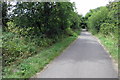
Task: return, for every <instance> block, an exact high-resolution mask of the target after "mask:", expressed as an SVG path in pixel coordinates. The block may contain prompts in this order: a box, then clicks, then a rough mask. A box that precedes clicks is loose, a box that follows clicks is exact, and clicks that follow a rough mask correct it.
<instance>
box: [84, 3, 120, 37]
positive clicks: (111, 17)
mask: <svg viewBox="0 0 120 80" xmlns="http://www.w3.org/2000/svg"><path fill="white" fill-rule="evenodd" d="M118 4H120V2H110V3H109V4H108V5H107V6H105V7H99V8H96V9H93V10H91V11H90V12H89V13H87V14H86V16H85V19H86V21H87V26H88V28H89V30H90V31H91V32H92V33H93V34H96V33H99V32H100V33H102V34H104V35H105V36H107V35H110V36H114V38H116V39H117V38H118V24H119V22H118V19H117V18H118V17H119V12H118V11H119V10H118Z"/></svg>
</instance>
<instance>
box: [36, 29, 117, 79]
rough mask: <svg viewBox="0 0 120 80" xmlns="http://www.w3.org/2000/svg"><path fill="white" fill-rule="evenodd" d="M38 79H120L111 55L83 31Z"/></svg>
mask: <svg viewBox="0 0 120 80" xmlns="http://www.w3.org/2000/svg"><path fill="white" fill-rule="evenodd" d="M36 78H118V75H117V71H115V69H114V66H113V62H112V60H111V58H110V57H109V54H108V53H107V52H106V51H105V50H104V48H103V47H102V46H101V45H100V43H99V42H98V41H97V39H96V38H95V37H93V36H92V35H91V34H90V33H89V32H87V31H82V32H81V35H80V36H79V37H78V39H77V40H75V41H74V42H73V43H72V44H71V45H70V46H69V47H68V48H67V49H65V50H64V51H63V53H61V55H60V56H58V57H57V58H56V59H54V60H53V61H52V62H51V63H50V64H49V65H48V67H47V68H46V69H45V70H43V71H42V72H40V73H38V74H37V75H36Z"/></svg>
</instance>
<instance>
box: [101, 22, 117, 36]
mask: <svg viewBox="0 0 120 80" xmlns="http://www.w3.org/2000/svg"><path fill="white" fill-rule="evenodd" d="M117 30H118V27H117V26H115V25H114V24H109V23H103V24H102V25H101V26H100V32H101V33H102V34H103V35H105V36H111V37H113V38H114V37H116V38H117V35H118V31H117Z"/></svg>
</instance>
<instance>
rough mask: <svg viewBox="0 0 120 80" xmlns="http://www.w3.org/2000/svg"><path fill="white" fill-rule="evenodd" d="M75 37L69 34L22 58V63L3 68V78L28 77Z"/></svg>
mask: <svg viewBox="0 0 120 80" xmlns="http://www.w3.org/2000/svg"><path fill="white" fill-rule="evenodd" d="M76 38H77V37H73V36H69V37H67V38H64V39H63V40H62V41H59V42H57V43H55V44H53V45H52V46H51V47H49V48H46V49H44V50H43V51H41V52H40V53H38V54H37V55H35V56H32V57H29V58H28V59H25V60H23V62H22V63H20V64H17V65H12V66H9V67H6V68H5V69H4V73H5V74H4V76H3V78H30V77H31V76H33V75H35V74H36V73H37V72H40V71H41V70H42V69H43V68H44V67H45V66H46V65H47V64H48V63H49V62H50V61H51V60H53V59H54V58H55V57H56V56H58V55H60V53H61V52H62V51H63V50H64V49H65V48H66V47H67V46H68V45H69V44H70V43H71V42H73V41H74V40H75V39H76Z"/></svg>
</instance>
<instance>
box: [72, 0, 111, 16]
mask: <svg viewBox="0 0 120 80" xmlns="http://www.w3.org/2000/svg"><path fill="white" fill-rule="evenodd" d="M70 1H71V2H75V6H76V8H77V12H78V13H79V14H82V15H83V16H85V14H86V13H87V12H89V10H90V9H95V8H97V7H100V6H106V5H107V4H108V3H109V1H111V0H70Z"/></svg>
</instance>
